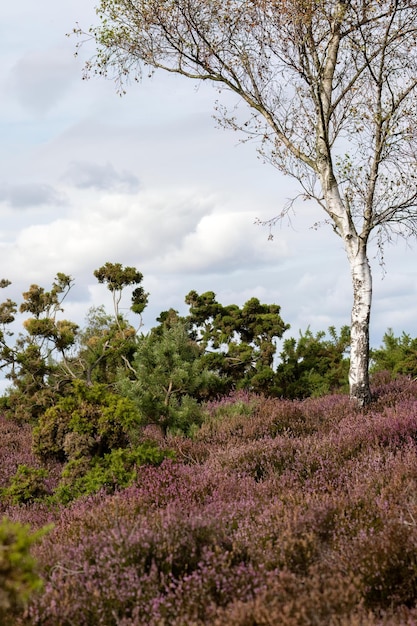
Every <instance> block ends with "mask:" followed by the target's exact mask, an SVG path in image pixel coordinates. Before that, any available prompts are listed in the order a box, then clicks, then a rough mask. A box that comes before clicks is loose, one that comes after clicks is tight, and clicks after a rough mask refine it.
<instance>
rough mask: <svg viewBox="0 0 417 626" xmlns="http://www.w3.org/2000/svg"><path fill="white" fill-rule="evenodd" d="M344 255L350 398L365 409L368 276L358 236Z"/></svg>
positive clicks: (367, 354) (362, 248) (370, 289)
mask: <svg viewBox="0 0 417 626" xmlns="http://www.w3.org/2000/svg"><path fill="white" fill-rule="evenodd" d="M346 252H347V256H348V260H349V263H350V269H351V276H352V285H353V306H352V315H351V330H350V342H351V343H350V369H349V387H350V396H351V398H352V399H353V400H355V401H356V402H357V403H358V405H359V406H365V405H366V404H368V403H369V402H370V400H371V397H370V390H369V372H368V368H369V319H370V313H371V301H372V277H371V269H370V266H369V261H368V257H367V254H366V243H364V242H363V240H362V239H361V238H360V237H357V238H356V239H355V241H353V242H350V244H349V245H346Z"/></svg>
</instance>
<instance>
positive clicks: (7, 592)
mask: <svg viewBox="0 0 417 626" xmlns="http://www.w3.org/2000/svg"><path fill="white" fill-rule="evenodd" d="M48 530H50V527H49V528H48V527H45V528H43V529H41V530H38V531H36V532H31V531H30V527H29V526H28V525H22V524H19V523H17V522H11V521H10V520H8V519H6V518H3V520H2V522H1V523H0V619H1V623H2V624H4V626H6V625H9V624H10V626H15V624H16V619H17V616H18V615H20V614H21V612H22V610H23V608H24V606H25V605H26V603H27V601H28V600H29V597H30V596H31V594H32V593H33V592H34V591H39V590H40V589H41V587H42V579H41V578H40V576H39V575H38V573H37V568H36V561H35V559H34V558H33V556H32V555H31V547H32V545H33V544H34V543H35V542H37V541H39V540H40V538H41V537H42V536H44V535H45V533H46V532H48Z"/></svg>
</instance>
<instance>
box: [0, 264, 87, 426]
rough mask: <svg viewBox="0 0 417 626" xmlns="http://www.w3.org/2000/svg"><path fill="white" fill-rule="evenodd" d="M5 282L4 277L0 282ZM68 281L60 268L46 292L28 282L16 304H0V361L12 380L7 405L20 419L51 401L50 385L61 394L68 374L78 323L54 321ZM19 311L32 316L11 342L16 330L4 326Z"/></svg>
mask: <svg viewBox="0 0 417 626" xmlns="http://www.w3.org/2000/svg"><path fill="white" fill-rule="evenodd" d="M9 284H10V283H9V281H2V285H1V286H3V287H7V286H8V285H9ZM72 284H73V279H72V278H71V277H70V276H68V275H66V274H62V273H58V274H57V275H56V278H55V280H54V282H53V283H52V287H51V289H50V291H46V290H45V289H44V288H43V287H40V286H38V285H31V286H30V288H29V290H28V291H26V292H24V293H23V301H22V303H21V304H20V306H19V307H18V305H17V304H16V303H15V302H12V301H11V300H10V299H8V300H6V301H5V302H3V304H1V305H0V323H1V325H2V326H3V328H2V330H1V331H0V362H1V364H2V365H1V366H2V368H5V371H6V377H7V378H8V379H9V380H11V382H12V388H11V390H10V396H11V397H10V402H9V405H10V406H13V407H15V408H16V411H15V412H16V415H17V417H19V418H20V419H25V420H36V419H37V417H38V416H39V414H40V413H42V412H43V411H44V410H45V409H46V408H47V407H48V406H50V404H51V395H52V393H50V390H52V389H53V390H54V392H55V393H58V394H59V393H60V387H61V383H62V381H65V380H66V379H67V378H68V376H69V360H68V357H69V354H70V351H71V349H72V347H73V345H74V343H75V341H76V336H77V332H78V326H77V324H74V323H73V322H70V321H68V320H58V319H57V315H58V314H59V313H61V312H62V311H63V309H62V302H63V300H64V299H65V297H66V296H67V294H68V292H69V291H70V289H71V287H72ZM17 310H19V312H20V313H29V314H30V317H29V318H27V319H26V320H24V322H23V328H24V331H25V333H20V334H19V335H18V336H17V338H16V340H15V341H14V343H13V340H12V337H13V335H14V333H13V332H12V331H10V330H7V325H8V324H10V323H12V322H13V321H14V317H15V314H16V312H17Z"/></svg>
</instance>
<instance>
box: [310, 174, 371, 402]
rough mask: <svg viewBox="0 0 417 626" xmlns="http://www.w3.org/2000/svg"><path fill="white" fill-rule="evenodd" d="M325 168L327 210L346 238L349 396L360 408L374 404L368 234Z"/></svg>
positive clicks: (322, 177)
mask: <svg viewBox="0 0 417 626" xmlns="http://www.w3.org/2000/svg"><path fill="white" fill-rule="evenodd" d="M329 169H330V168H326V170H327V171H325V173H324V175H322V176H321V183H322V188H323V191H324V197H325V201H326V206H327V211H328V213H329V215H330V216H331V217H332V219H333V221H334V223H335V226H336V229H337V232H338V234H339V235H340V236H341V238H342V239H343V243H344V247H345V251H346V256H347V258H348V262H349V267H350V273H351V278H352V287H353V306H352V312H351V331H350V332H351V334H350V368H349V389H350V397H351V399H352V400H353V401H354V402H356V404H357V405H358V406H359V407H364V406H365V405H367V404H369V402H370V401H371V392H370V386H369V322H370V314H371V303H372V275H371V268H370V264H369V260H368V256H367V240H368V237H367V235H360V234H358V233H357V231H356V228H355V225H354V223H353V220H352V217H351V214H350V212H349V211H348V210H347V209H346V207H345V206H344V204H343V201H342V199H341V197H340V193H339V189H338V186H337V183H336V181H335V180H334V177H333V175H332V172H331V171H329Z"/></svg>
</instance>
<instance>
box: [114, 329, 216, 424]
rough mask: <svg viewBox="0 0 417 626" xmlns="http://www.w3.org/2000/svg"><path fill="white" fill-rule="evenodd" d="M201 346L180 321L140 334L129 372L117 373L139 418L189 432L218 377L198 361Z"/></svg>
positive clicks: (199, 417)
mask: <svg viewBox="0 0 417 626" xmlns="http://www.w3.org/2000/svg"><path fill="white" fill-rule="evenodd" d="M200 357H201V349H200V348H199V346H198V345H197V343H196V342H195V341H193V340H192V339H190V337H189V336H188V333H187V331H186V328H185V327H184V325H183V324H181V323H177V324H175V325H173V326H172V327H164V328H162V330H161V329H159V331H158V332H151V333H150V334H149V335H147V336H143V337H142V338H141V339H140V340H139V342H138V348H137V352H136V355H135V358H134V361H133V363H132V372H131V374H132V376H133V375H134V378H133V377H132V378H127V377H126V376H121V377H120V379H119V384H118V389H119V391H120V393H121V394H122V395H124V396H126V397H128V398H130V399H131V400H132V402H133V403H134V404H135V406H136V407H137V408H138V410H139V412H140V414H141V418H142V422H143V423H146V424H156V425H158V426H160V427H161V428H162V430H163V432H164V433H166V432H167V431H168V430H170V431H181V432H183V433H187V432H189V429H190V428H191V427H192V426H193V425H195V424H198V423H200V422H201V418H202V410H201V406H200V402H199V401H201V400H202V399H203V398H204V397H207V396H208V395H210V394H211V393H212V390H213V389H214V388H215V387H216V385H217V384H218V377H217V376H216V375H215V374H213V373H212V372H211V371H210V370H209V369H208V368H207V367H206V366H204V363H203V361H202V359H201V358H200Z"/></svg>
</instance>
